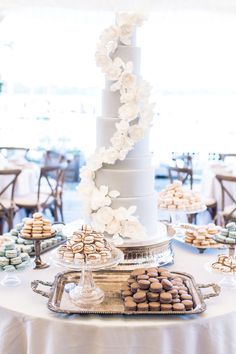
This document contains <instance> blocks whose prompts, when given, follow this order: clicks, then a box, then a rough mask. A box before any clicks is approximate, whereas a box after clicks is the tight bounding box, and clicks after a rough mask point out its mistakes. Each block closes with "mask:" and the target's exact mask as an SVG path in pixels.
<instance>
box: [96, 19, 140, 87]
mask: <svg viewBox="0 0 236 354" xmlns="http://www.w3.org/2000/svg"><path fill="white" fill-rule="evenodd" d="M144 19H145V17H144V16H143V15H140V14H131V13H118V14H117V15H116V21H115V24H114V25H111V26H110V27H108V28H106V29H105V30H104V31H103V32H102V34H101V35H100V38H99V39H100V41H99V44H98V46H97V51H96V54H95V59H96V63H97V66H99V67H100V68H101V70H102V71H103V72H104V73H106V74H107V79H108V80H116V78H117V77H118V76H119V74H120V70H121V69H120V67H121V66H122V60H121V59H120V58H119V57H118V56H117V54H116V55H115V57H116V58H115V60H114V53H115V52H116V51H117V48H118V47H119V49H120V50H121V49H122V47H125V46H134V45H135V37H136V28H137V26H141V25H142V22H143V21H144ZM112 60H113V61H114V62H113V65H112ZM111 66H112V70H108V69H109V68H110V67H111ZM115 69H116V70H115Z"/></svg>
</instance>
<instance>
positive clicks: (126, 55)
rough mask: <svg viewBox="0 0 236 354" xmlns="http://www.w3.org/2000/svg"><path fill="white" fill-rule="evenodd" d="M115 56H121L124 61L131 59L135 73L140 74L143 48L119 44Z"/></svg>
mask: <svg viewBox="0 0 236 354" xmlns="http://www.w3.org/2000/svg"><path fill="white" fill-rule="evenodd" d="M113 56H114V57H115V58H120V59H122V60H123V62H124V63H127V62H129V61H131V62H132V63H133V73H134V74H135V75H139V73H140V63H141V60H140V58H141V50H140V48H138V47H135V46H125V45H118V47H117V50H116V51H115V53H114V55H113Z"/></svg>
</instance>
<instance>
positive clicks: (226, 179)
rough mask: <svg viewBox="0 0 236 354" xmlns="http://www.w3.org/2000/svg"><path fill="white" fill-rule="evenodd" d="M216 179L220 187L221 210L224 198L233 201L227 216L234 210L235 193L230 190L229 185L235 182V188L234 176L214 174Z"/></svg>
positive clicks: (223, 205)
mask: <svg viewBox="0 0 236 354" xmlns="http://www.w3.org/2000/svg"><path fill="white" fill-rule="evenodd" d="M216 180H217V181H218V182H219V184H220V187H221V211H224V209H225V206H226V205H225V198H226V196H228V197H229V199H230V201H231V202H232V203H233V206H235V207H233V209H232V210H231V211H230V213H229V217H230V216H231V215H233V213H234V212H235V211H236V195H234V194H233V192H232V191H231V190H230V186H232V184H235V190H236V176H224V175H216Z"/></svg>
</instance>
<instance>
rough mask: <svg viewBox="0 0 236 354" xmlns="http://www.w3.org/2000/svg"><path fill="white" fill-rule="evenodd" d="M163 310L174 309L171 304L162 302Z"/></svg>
mask: <svg viewBox="0 0 236 354" xmlns="http://www.w3.org/2000/svg"><path fill="white" fill-rule="evenodd" d="M161 311H172V305H171V304H161Z"/></svg>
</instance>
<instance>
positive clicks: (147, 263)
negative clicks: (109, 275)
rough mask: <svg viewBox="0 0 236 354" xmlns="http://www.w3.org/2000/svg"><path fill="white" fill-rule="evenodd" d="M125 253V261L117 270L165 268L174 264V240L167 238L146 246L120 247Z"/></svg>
mask: <svg viewBox="0 0 236 354" xmlns="http://www.w3.org/2000/svg"><path fill="white" fill-rule="evenodd" d="M118 248H119V249H120V250H121V251H122V252H123V253H124V261H123V262H122V263H120V264H119V265H118V266H116V268H115V269H117V270H132V269H134V268H140V267H154V266H164V265H166V264H171V263H173V262H174V253H173V249H172V240H171V239H170V238H166V239H164V240H161V241H159V242H157V243H154V244H151V245H145V246H143V245H142V246H132V247H122V246H119V247H118Z"/></svg>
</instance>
